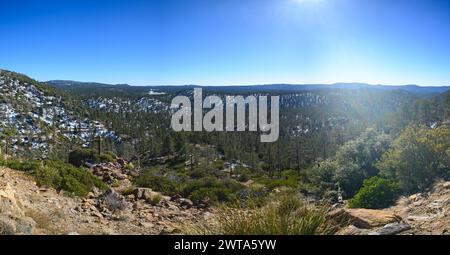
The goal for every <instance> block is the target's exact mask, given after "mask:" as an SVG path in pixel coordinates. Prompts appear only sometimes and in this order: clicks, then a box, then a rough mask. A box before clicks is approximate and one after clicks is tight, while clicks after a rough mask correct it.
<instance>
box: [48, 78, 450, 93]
mask: <svg viewBox="0 0 450 255" xmlns="http://www.w3.org/2000/svg"><path fill="white" fill-rule="evenodd" d="M47 84H49V85H50V86H53V87H58V88H63V89H70V87H72V88H87V87H91V88H92V87H97V88H104V89H108V88H109V89H133V90H135V91H141V90H142V91H146V90H149V89H157V90H163V91H173V90H180V89H181V90H184V89H192V88H195V87H201V88H204V89H206V90H211V91H220V92H236V93H237V92H243V93H245V92H254V91H265V92H275V91H279V92H296V91H305V90H319V89H345V90H356V89H379V90H388V91H392V90H404V91H408V92H411V93H417V94H441V93H444V92H447V91H449V90H450V86H419V85H414V84H411V85H371V84H366V83H334V84H264V85H224V86H201V85H166V86H162V85H152V86H132V85H128V84H105V83H97V82H78V81H66V80H51V81H47Z"/></svg>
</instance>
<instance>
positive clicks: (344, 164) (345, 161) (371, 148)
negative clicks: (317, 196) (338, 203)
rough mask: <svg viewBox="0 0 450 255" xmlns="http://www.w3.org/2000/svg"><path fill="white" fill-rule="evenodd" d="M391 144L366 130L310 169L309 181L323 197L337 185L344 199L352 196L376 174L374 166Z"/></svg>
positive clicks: (376, 133)
mask: <svg viewBox="0 0 450 255" xmlns="http://www.w3.org/2000/svg"><path fill="white" fill-rule="evenodd" d="M390 143H391V139H390V137H389V136H388V135H386V134H384V133H382V132H377V131H375V130H374V129H372V128H369V129H367V130H366V131H364V132H363V133H362V134H361V135H360V136H359V137H358V138H356V139H354V140H351V141H349V142H347V143H345V144H344V145H343V146H342V147H340V148H339V149H338V151H337V152H336V157H334V158H332V159H328V160H325V161H322V162H318V163H317V165H315V166H313V167H312V168H311V169H310V170H309V173H308V178H309V180H310V181H311V183H312V184H313V185H314V186H316V187H318V188H319V190H320V191H321V194H322V195H323V194H324V193H326V192H328V191H329V190H336V189H337V186H336V185H337V184H339V185H340V187H341V188H342V191H343V192H344V194H343V195H344V197H352V196H354V195H355V194H356V192H357V191H358V190H359V189H360V188H361V186H362V184H363V182H364V180H365V179H367V178H370V177H372V176H374V175H376V174H377V173H378V169H377V168H376V167H375V163H376V162H377V161H378V160H379V159H380V158H381V156H382V155H383V153H384V152H386V151H387V149H388V147H389V145H390Z"/></svg>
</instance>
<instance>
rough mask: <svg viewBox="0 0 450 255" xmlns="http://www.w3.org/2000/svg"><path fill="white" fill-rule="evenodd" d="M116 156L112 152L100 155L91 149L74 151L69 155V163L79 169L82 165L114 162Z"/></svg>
mask: <svg viewBox="0 0 450 255" xmlns="http://www.w3.org/2000/svg"><path fill="white" fill-rule="evenodd" d="M115 159H116V155H114V153H112V152H105V153H102V154H101V155H98V153H97V152H96V151H95V150H92V149H76V150H74V151H72V152H70V153H69V163H70V164H72V165H74V166H76V167H81V166H82V165H83V164H84V163H86V162H89V163H102V162H114V161H115Z"/></svg>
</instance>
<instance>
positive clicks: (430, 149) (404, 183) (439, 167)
mask: <svg viewBox="0 0 450 255" xmlns="http://www.w3.org/2000/svg"><path fill="white" fill-rule="evenodd" d="M449 137H450V129H449V128H448V127H446V126H442V127H439V128H435V129H429V128H426V127H425V126H416V125H411V126H408V127H407V128H406V129H405V131H404V132H403V133H402V134H401V135H400V136H399V138H398V139H396V140H395V142H394V145H393V147H392V149H391V150H390V151H389V152H387V153H386V154H385V155H384V156H383V158H382V160H381V162H380V163H379V164H378V165H377V166H378V167H379V168H380V170H381V173H382V174H383V175H384V176H386V177H388V178H390V179H394V180H397V181H398V183H399V184H400V187H401V188H402V190H403V191H405V192H407V193H413V192H417V191H421V190H424V189H426V188H428V187H430V186H431V185H432V184H433V182H434V180H435V179H436V178H437V177H445V176H446V175H447V173H448V171H449V168H450V164H449V156H450V152H449V148H450V139H449Z"/></svg>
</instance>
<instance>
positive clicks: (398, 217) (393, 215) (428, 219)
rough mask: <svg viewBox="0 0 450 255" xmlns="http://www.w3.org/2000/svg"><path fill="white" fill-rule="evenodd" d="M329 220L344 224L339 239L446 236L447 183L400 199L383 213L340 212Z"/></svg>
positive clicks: (449, 230)
mask: <svg viewBox="0 0 450 255" xmlns="http://www.w3.org/2000/svg"><path fill="white" fill-rule="evenodd" d="M330 216H331V217H332V218H335V219H337V220H338V221H340V222H344V225H345V226H344V227H343V228H342V229H341V230H340V231H339V232H338V234H340V235H394V234H400V235H448V234H450V182H440V183H437V184H436V185H435V186H434V188H433V189H431V190H430V191H428V192H425V193H418V194H414V195H412V196H409V197H401V198H400V199H399V200H398V201H397V203H396V205H395V206H393V207H391V208H387V209H384V210H369V209H348V208H339V209H336V210H334V211H332V212H331V213H330Z"/></svg>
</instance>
